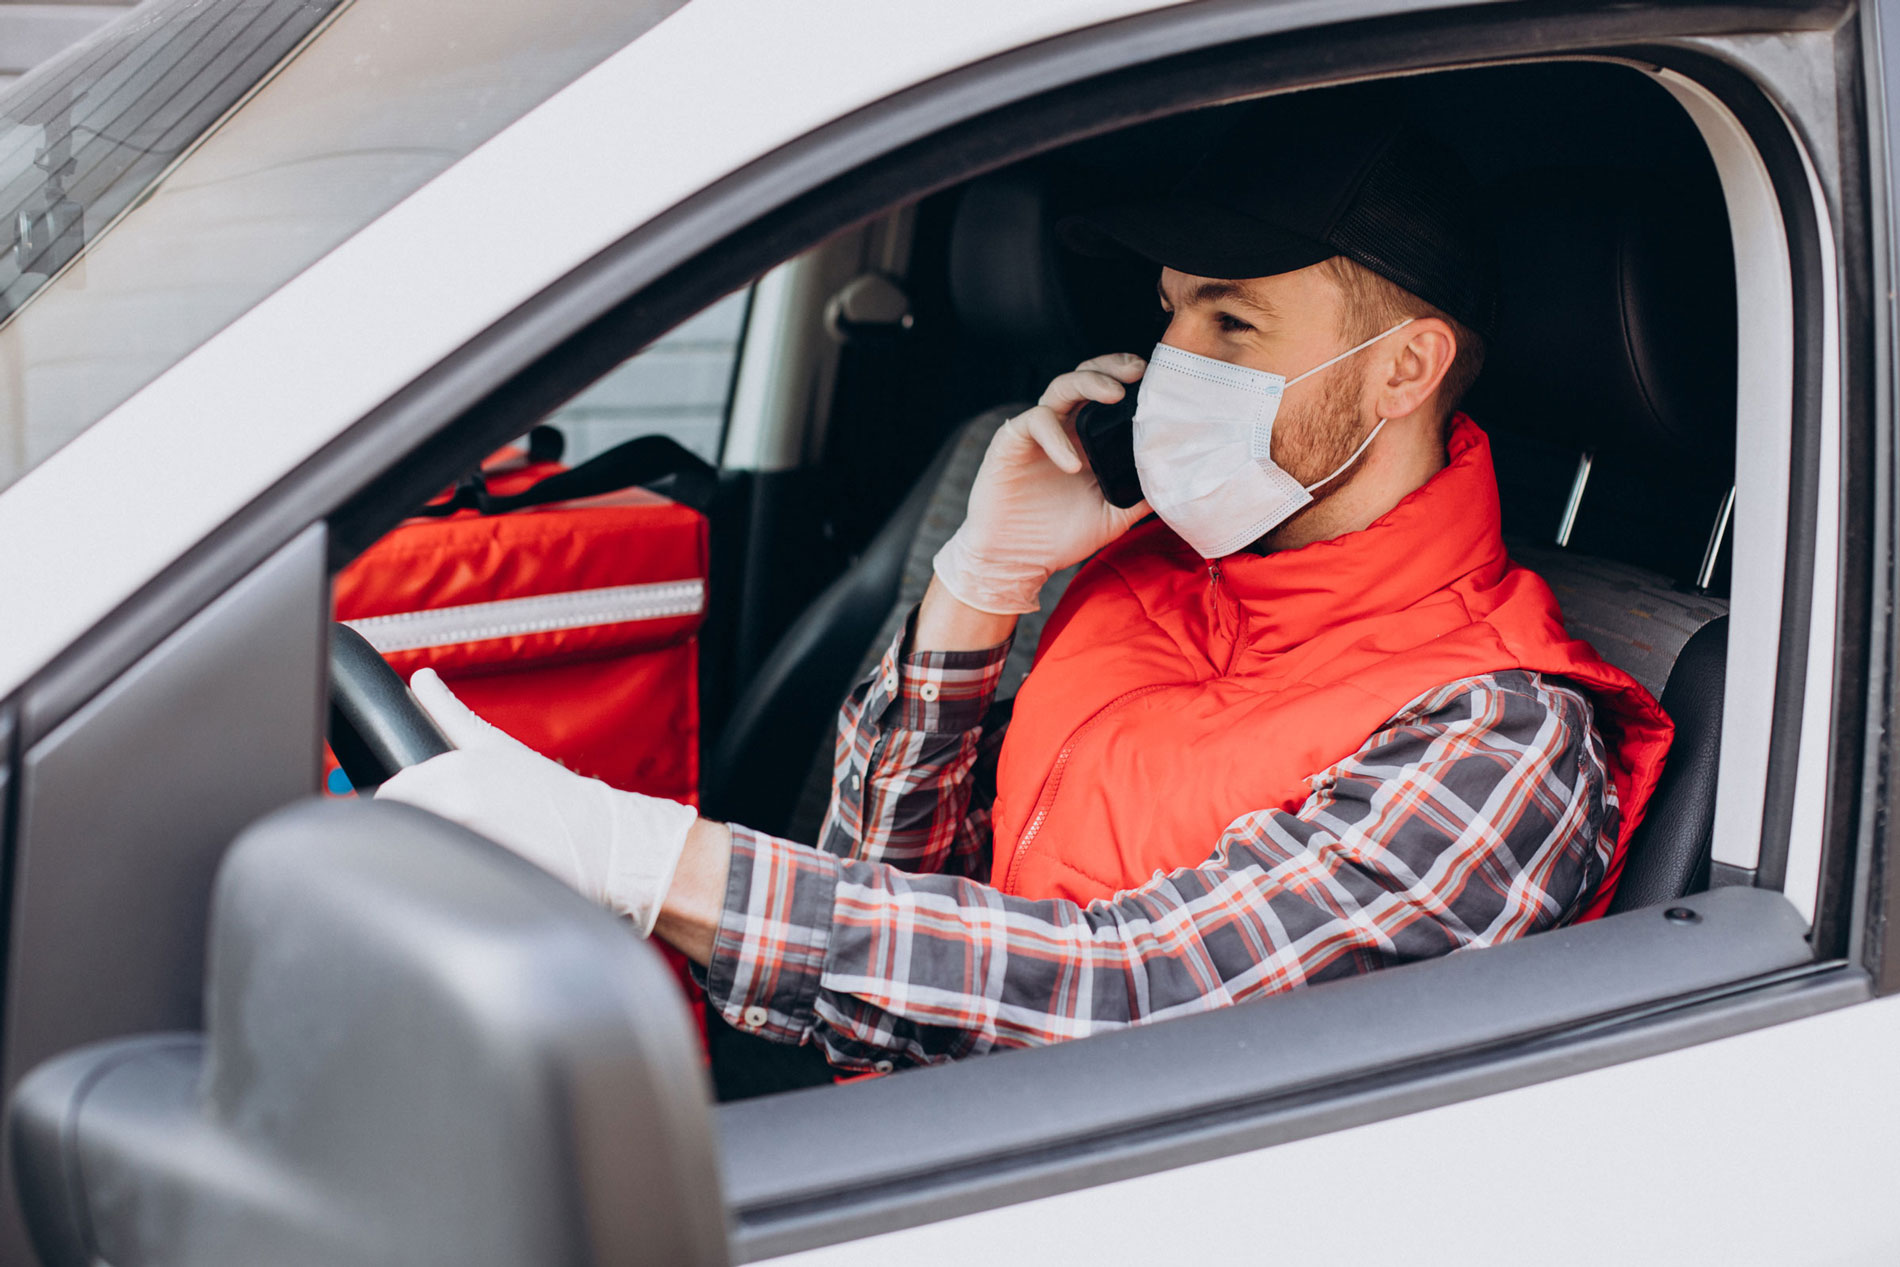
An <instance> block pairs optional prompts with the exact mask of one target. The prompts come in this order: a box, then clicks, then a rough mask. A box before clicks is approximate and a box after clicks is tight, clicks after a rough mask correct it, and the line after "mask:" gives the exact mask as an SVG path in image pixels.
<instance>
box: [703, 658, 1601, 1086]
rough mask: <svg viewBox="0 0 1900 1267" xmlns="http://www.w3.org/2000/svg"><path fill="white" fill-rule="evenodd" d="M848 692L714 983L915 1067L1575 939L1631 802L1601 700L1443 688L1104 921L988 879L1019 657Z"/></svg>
mask: <svg viewBox="0 0 1900 1267" xmlns="http://www.w3.org/2000/svg"><path fill="white" fill-rule="evenodd" d="M908 636H909V631H908V629H906V630H905V631H904V632H902V633H900V634H899V635H898V637H897V639H896V640H895V641H894V642H893V644H892V645H891V647H890V649H889V650H888V651H887V652H886V653H885V655H884V657H883V660H882V662H881V663H880V664H879V665H878V667H877V668H876V669H874V670H873V671H872V673H871V674H870V676H868V677H867V678H866V679H865V680H864V681H863V682H862V683H860V684H859V685H858V687H857V688H856V689H855V690H854V691H853V692H852V694H851V696H850V697H849V698H848V699H847V700H846V701H845V704H844V707H843V710H842V712H841V714H840V717H839V726H838V745H837V756H836V769H835V780H834V783H833V787H832V798H831V806H830V809H829V812H828V813H827V815H826V818H825V826H824V830H823V835H822V837H821V838H820V847H819V848H817V849H812V848H808V847H806V846H803V845H799V844H795V843H793V842H791V841H786V840H780V839H777V838H775V837H772V836H768V835H765V834H763V833H760V832H754V831H750V830H748V829H746V828H743V827H739V826H736V825H735V826H734V827H733V829H732V868H731V872H730V875H729V879H728V882H727V892H726V906H725V911H724V915H723V917H722V919H721V922H720V925H719V929H718V932H717V934H716V937H715V942H714V949H713V955H712V961H711V963H710V964H709V966H708V968H707V973H706V986H707V992H708V995H709V997H710V998H711V999H712V1001H713V1004H714V1006H715V1007H717V1008H718V1009H719V1011H720V1013H721V1014H722V1015H723V1016H724V1017H725V1019H726V1020H727V1021H728V1022H730V1023H731V1024H733V1025H735V1026H737V1027H739V1028H741V1029H744V1030H746V1031H749V1032H752V1033H756V1034H760V1035H763V1036H765V1037H768V1038H773V1039H776V1040H779V1041H782V1042H789V1043H805V1042H813V1041H815V1042H818V1043H820V1044H821V1045H822V1046H823V1049H824V1051H825V1054H826V1056H827V1058H828V1059H829V1060H830V1061H831V1062H832V1063H833V1064H834V1065H838V1066H841V1067H844V1068H853V1069H876V1070H879V1071H888V1070H889V1069H891V1068H893V1067H895V1066H897V1065H902V1064H920V1063H934V1062H938V1061H944V1060H952V1059H956V1058H959V1057H963V1056H969V1055H973V1054H976V1053H979V1052H984V1051H989V1050H991V1049H994V1048H998V1047H1015V1046H1023V1045H1027V1044H1032V1043H1049V1042H1055V1041H1058V1040H1061V1039H1067V1038H1080V1037H1082V1036H1084V1035H1087V1034H1093V1033H1099V1032H1101V1031H1104V1030H1110V1029H1116V1028H1120V1027H1122V1026H1127V1025H1134V1024H1144V1023H1146V1022H1149V1021H1154V1020H1161V1019H1163V1018H1166V1017H1171V1016H1182V1015H1187V1014H1189V1013H1193V1012H1200V1011H1204V1010H1207V1009H1209V1008H1215V1007H1221V1006H1224V1005H1226V1004H1229V1003H1233V1002H1236V1001H1239V1000H1242V999H1250V998H1257V997H1260V996H1262V995H1267V994H1272V993H1275V992H1277V991H1281V990H1288V989H1292V988H1294V987H1296V986H1301V985H1305V984H1308V983H1310V982H1317V981H1325V980H1329V979H1331V978H1334V977H1342V976H1349V975H1352V974H1355V973H1361V972H1369V971H1372V970H1373V969H1375V968H1379V967H1383V966H1385V965H1388V964H1394V963H1402V962H1405V961H1408V960H1414V959H1424V958H1429V957H1431V956H1434V955H1441V954H1445V953H1447V952H1449V951H1454V950H1459V949H1463V948H1465V947H1468V946H1486V945H1490V944H1492V943H1494V942H1499V941H1505V940H1508V939H1510V938H1514V937H1521V936H1523V935H1525V934H1526V933H1531V932H1536V931H1538V930H1539V929H1544V928H1549V927H1551V926H1553V925H1555V924H1559V923H1562V922H1563V921H1564V920H1566V919H1568V918H1570V917H1572V916H1573V915H1575V914H1576V913H1577V912H1578V911H1580V910H1581V909H1582V908H1583V905H1584V903H1585V902H1586V901H1587V899H1588V898H1589V897H1590V895H1591V894H1592V893H1593V892H1594V891H1595V889H1596V886H1597V883H1598V881H1599V880H1600V879H1601V878H1602V876H1603V871H1604V868H1605V866H1606V865H1607V864H1608V862H1609V859H1610V856H1611V852H1612V849H1613V847H1614V845H1615V841H1616V836H1617V826H1618V810H1617V803H1616V792H1615V789H1614V786H1613V785H1612V784H1611V782H1610V779H1609V777H1608V770H1607V765H1606V761H1605V757H1604V750H1603V744H1602V740H1601V738H1600V737H1599V736H1598V734H1597V732H1596V728H1595V727H1594V726H1593V724H1592V721H1591V708H1590V704H1589V702H1588V700H1586V699H1585V698H1584V696H1582V695H1581V694H1579V693H1578V692H1577V691H1575V690H1572V689H1570V688H1568V687H1566V686H1563V685H1561V684H1559V683H1557V682H1555V681H1552V680H1549V679H1546V678H1543V677H1541V676H1539V675H1536V674H1532V673H1526V672H1519V671H1513V672H1504V673H1494V674H1488V675H1485V676H1482V677H1474V678H1467V679H1464V680H1462V681H1458V682H1453V683H1450V684H1448V685H1446V686H1443V687H1440V688H1438V689H1436V690H1433V691H1430V692H1428V693H1427V694H1425V695H1423V696H1421V697H1420V698H1419V699H1417V700H1415V701H1413V702H1412V703H1411V704H1410V705H1409V706H1407V707H1406V708H1404V709H1402V710H1401V711H1400V712H1399V713H1398V714H1397V715H1396V716H1394V717H1393V718H1392V719H1391V720H1390V721H1389V722H1387V723H1386V724H1385V726H1384V727H1383V728H1382V729H1381V730H1380V731H1379V732H1378V733H1377V734H1374V735H1373V736H1372V737H1371V738H1369V739H1368V740H1367V741H1366V742H1365V745H1364V746H1363V747H1361V748H1360V749H1359V751H1358V752H1356V753H1354V754H1353V755H1352V756H1350V757H1348V758H1347V759H1346V760H1344V761H1341V762H1339V763H1338V764H1337V765H1335V766H1333V767H1331V768H1330V769H1326V770H1320V771H1315V772H1314V776H1313V778H1312V779H1311V783H1310V787H1311V792H1310V795H1309V796H1308V797H1307V798H1306V800H1305V802H1304V803H1303V804H1302V805H1301V806H1300V807H1299V809H1298V810H1297V811H1296V812H1293V813H1287V812H1284V811H1280V810H1261V811H1259V812H1256V813H1250V814H1245V815H1243V816H1241V817H1240V818H1237V819H1235V820H1234V821H1233V822H1232V823H1231V824H1229V825H1228V827H1227V828H1226V830H1225V831H1224V832H1222V833H1221V836H1220V838H1219V839H1218V840H1213V841H1209V842H1208V850H1207V856H1206V858H1205V860H1204V861H1202V862H1201V863H1200V864H1199V865H1197V866H1193V867H1184V868H1181V869H1178V870H1176V871H1174V872H1172V873H1170V874H1166V875H1162V876H1158V877H1156V878H1154V879H1152V880H1150V881H1149V882H1148V883H1146V884H1144V885H1142V886H1141V887H1139V888H1135V889H1130V890H1126V891H1124V892H1121V893H1118V894H1116V895H1115V896H1114V898H1112V899H1108V900H1101V901H1095V902H1091V903H1089V904H1088V905H1087V906H1079V905H1077V904H1075V903H1073V902H1066V901H1032V900H1029V899H1026V898H1021V897H1015V896H1009V895H1005V894H1003V893H1002V892H1000V891H998V890H997V889H994V888H992V887H990V886H989V885H987V884H984V883H983V882H982V881H983V879H984V878H985V876H986V875H987V872H988V867H989V855H990V834H989V810H988V806H987V804H986V803H984V802H985V799H986V797H985V796H984V795H978V796H976V797H974V798H973V795H972V792H973V789H976V788H977V787H978V786H979V785H980V784H982V783H983V782H984V779H983V767H987V766H990V765H991V764H992V763H993V760H994V753H995V748H996V747H997V741H998V739H999V738H1000V736H999V734H997V733H995V731H996V730H997V729H998V728H996V727H991V728H990V730H989V731H988V732H986V729H985V727H984V724H983V719H984V715H985V713H986V712H987V711H988V709H989V706H990V704H991V702H992V700H993V698H994V695H995V692H996V686H997V681H998V679H999V678H1000V677H1001V675H1002V671H1003V663H1004V659H1005V657H1006V655H1007V652H1008V645H1007V644H1005V645H1004V646H1001V647H997V648H993V649H991V650H988V651H977V652H926V653H918V654H913V655H910V656H908V657H905V656H904V655H903V654H902V648H903V647H904V645H905V643H906V639H907V638H908Z"/></svg>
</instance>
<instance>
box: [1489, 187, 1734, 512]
mask: <svg viewBox="0 0 1900 1267" xmlns="http://www.w3.org/2000/svg"><path fill="white" fill-rule="evenodd" d="M1492 205H1493V206H1494V207H1495V208H1496V212H1497V217H1498V221H1497V231H1498V251H1499V265H1500V272H1501V279H1502V289H1501V292H1500V296H1499V314H1498V315H1499V321H1498V325H1499V334H1498V337H1497V338H1496V339H1495V340H1494V341H1493V342H1492V344H1491V345H1490V347H1489V349H1488V355H1487V357H1486V361H1485V369H1484V373H1483V374H1482V376H1481V377H1480V378H1479V380H1478V384H1477V386H1476V387H1475V388H1474V389H1473V390H1472V393H1471V396H1470V400H1469V403H1468V406H1467V407H1468V409H1469V410H1470V412H1471V413H1472V414H1473V416H1474V417H1476V418H1477V419H1478V421H1479V422H1480V424H1482V425H1484V426H1485V427H1487V428H1490V429H1492V430H1502V431H1515V432H1517V433H1520V434H1523V435H1527V436H1532V437H1535V438H1537V439H1540V440H1543V441H1546V442H1549V443H1552V444H1558V445H1563V446H1565V447H1568V448H1572V449H1577V450H1585V449H1588V450H1596V451H1605V450H1608V451H1612V452H1620V453H1623V454H1626V455H1628V456H1632V457H1634V458H1637V459H1639V460H1644V461H1647V460H1667V461H1669V462H1671V463H1672V464H1675V465H1676V466H1677V467H1678V468H1679V469H1683V470H1684V471H1685V473H1690V474H1696V475H1701V476H1706V477H1707V478H1708V479H1710V480H1711V481H1713V482H1727V481H1728V480H1730V479H1732V474H1731V472H1732V470H1733V463H1734V444H1735V355H1736V352H1735V342H1736V334H1735V269H1734V258H1733V254H1732V250H1731V247H1730V243H1729V229H1728V217H1727V213H1726V211H1725V209H1724V207H1723V204H1722V201H1721V193H1720V190H1719V188H1718V187H1716V186H1715V185H1714V182H1713V180H1712V179H1710V180H1708V181H1690V180H1685V179H1681V178H1674V177H1671V176H1669V175H1667V174H1664V173H1659V172H1653V171H1640V172H1639V171H1629V170H1622V171H1612V170H1602V169H1591V170H1582V169H1578V170H1564V171H1545V172H1539V173H1531V174H1526V175H1525V176H1522V177H1519V178H1516V179H1514V180H1512V181H1511V182H1510V183H1509V184H1508V186H1507V187H1506V188H1504V189H1503V190H1501V191H1500V192H1499V194H1498V196H1497V197H1496V198H1495V199H1494V200H1493V204H1492ZM1685 464H1686V466H1685Z"/></svg>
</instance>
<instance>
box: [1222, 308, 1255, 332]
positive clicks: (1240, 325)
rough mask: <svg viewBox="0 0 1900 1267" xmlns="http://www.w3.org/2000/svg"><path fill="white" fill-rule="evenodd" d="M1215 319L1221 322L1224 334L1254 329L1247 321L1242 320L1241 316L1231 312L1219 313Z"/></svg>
mask: <svg viewBox="0 0 1900 1267" xmlns="http://www.w3.org/2000/svg"><path fill="white" fill-rule="evenodd" d="M1214 320H1215V321H1216V322H1217V323H1218V324H1219V326H1220V328H1221V333H1222V334H1239V333H1241V332H1242V331H1245V330H1251V329H1253V327H1252V326H1250V325H1248V324H1247V323H1246V322H1245V321H1242V320H1241V319H1240V318H1239V317H1236V316H1234V315H1233V314H1232V313H1229V312H1223V313H1221V314H1219V315H1218V316H1216V317H1215V318H1214Z"/></svg>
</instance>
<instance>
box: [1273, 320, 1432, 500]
mask: <svg viewBox="0 0 1900 1267" xmlns="http://www.w3.org/2000/svg"><path fill="white" fill-rule="evenodd" d="M1417 319H1418V318H1416V317H1407V318H1406V319H1405V320H1403V321H1401V322H1399V323H1398V324H1397V325H1395V326H1393V327H1392V329H1391V330H1381V331H1380V332H1379V333H1377V334H1375V335H1373V336H1372V337H1371V338H1370V339H1367V340H1366V341H1365V342H1364V343H1360V344H1357V345H1355V346H1353V347H1349V348H1347V349H1346V350H1345V351H1344V352H1341V353H1340V354H1339V355H1338V356H1335V357H1334V358H1333V359H1332V360H1330V361H1321V362H1320V363H1319V364H1318V365H1315V366H1314V367H1313V368H1312V369H1310V370H1307V371H1306V372H1305V373H1304V374H1301V375H1300V376H1299V377H1298V378H1290V379H1288V380H1287V384H1286V385H1287V386H1288V387H1291V386H1293V384H1295V383H1297V382H1299V381H1300V379H1301V378H1310V377H1312V376H1313V375H1315V374H1317V373H1319V372H1320V371H1321V370H1323V369H1325V368H1326V367H1328V366H1330V365H1337V364H1339V363H1340V362H1341V361H1343V360H1345V359H1346V358H1347V357H1349V356H1351V355H1352V354H1353V353H1355V352H1363V351H1365V350H1366V349H1367V348H1369V347H1371V346H1372V345H1373V344H1375V343H1377V342H1378V341H1379V340H1380V339H1383V338H1385V336H1386V335H1388V334H1391V333H1392V332H1393V330H1403V329H1405V327H1407V326H1409V325H1411V324H1412V322H1414V321H1416V320H1417ZM1386 422H1387V419H1384V418H1381V419H1379V425H1378V426H1376V427H1374V428H1373V429H1372V430H1371V431H1370V432H1368V433H1367V435H1366V438H1365V439H1364V440H1363V441H1362V442H1360V445H1359V447H1358V448H1356V449H1354V450H1353V451H1352V456H1351V457H1349V458H1347V459H1346V460H1345V461H1344V462H1341V463H1340V464H1339V469H1338V470H1336V471H1334V472H1333V473H1332V474H1331V475H1328V476H1327V477H1326V478H1325V479H1323V480H1320V481H1319V482H1318V483H1315V484H1308V485H1307V486H1306V491H1307V492H1309V493H1311V492H1315V491H1317V490H1319V489H1322V488H1325V487H1326V486H1327V485H1328V484H1330V483H1332V482H1333V481H1334V480H1336V479H1338V478H1339V477H1340V476H1342V475H1344V474H1345V473H1346V470H1347V468H1349V467H1350V466H1352V464H1353V463H1354V462H1357V461H1358V460H1359V459H1360V457H1361V456H1362V455H1363V454H1364V453H1365V451H1366V450H1367V449H1369V448H1371V447H1372V442H1373V441H1374V440H1377V439H1378V438H1379V433H1380V432H1381V431H1384V430H1385V424H1386Z"/></svg>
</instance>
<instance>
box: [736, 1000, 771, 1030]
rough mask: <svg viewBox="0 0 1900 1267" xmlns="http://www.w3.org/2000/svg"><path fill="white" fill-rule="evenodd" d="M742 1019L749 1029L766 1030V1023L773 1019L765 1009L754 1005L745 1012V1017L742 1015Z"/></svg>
mask: <svg viewBox="0 0 1900 1267" xmlns="http://www.w3.org/2000/svg"><path fill="white" fill-rule="evenodd" d="M740 1019H741V1020H743V1021H744V1022H745V1027H746V1028H747V1029H764V1028H765V1023H766V1022H767V1021H768V1020H770V1019H772V1018H771V1017H770V1015H768V1014H767V1012H766V1010H765V1009H764V1008H762V1007H760V1006H759V1005H758V1004H756V1003H754V1004H753V1005H752V1006H751V1007H749V1008H747V1009H746V1010H745V1013H744V1015H742V1016H741V1017H740Z"/></svg>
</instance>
